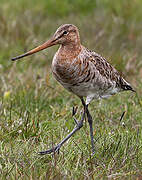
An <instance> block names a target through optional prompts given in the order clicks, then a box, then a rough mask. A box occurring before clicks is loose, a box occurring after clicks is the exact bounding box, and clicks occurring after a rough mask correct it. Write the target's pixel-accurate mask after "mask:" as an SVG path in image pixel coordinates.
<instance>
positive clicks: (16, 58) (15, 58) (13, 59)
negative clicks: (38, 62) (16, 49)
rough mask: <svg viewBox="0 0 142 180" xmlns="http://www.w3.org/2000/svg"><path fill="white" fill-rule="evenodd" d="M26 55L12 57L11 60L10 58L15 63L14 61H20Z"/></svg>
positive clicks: (26, 54)
mask: <svg viewBox="0 0 142 180" xmlns="http://www.w3.org/2000/svg"><path fill="white" fill-rule="evenodd" d="M28 55H29V53H25V54H22V55H19V56H16V57H13V58H11V61H16V60H18V59H21V58H23V57H25V56H28Z"/></svg>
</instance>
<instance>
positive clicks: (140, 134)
mask: <svg viewBox="0 0 142 180" xmlns="http://www.w3.org/2000/svg"><path fill="white" fill-rule="evenodd" d="M64 23H72V24H75V25H76V26H78V28H79V29H80V35H81V40H82V43H83V45H85V46H86V47H88V48H89V49H92V50H94V51H96V52H98V53H99V54H101V55H103V56H104V57H106V58H107V59H108V61H109V62H110V63H111V64H113V65H114V66H115V67H116V68H117V69H118V70H119V71H120V72H121V73H122V74H123V76H124V77H125V78H126V79H127V80H128V81H129V82H131V84H132V85H133V87H134V88H135V89H136V91H137V94H134V93H131V92H125V93H121V94H118V95H115V96H113V97H111V98H109V99H107V100H102V101H93V102H92V103H91V105H90V111H91V113H92V116H93V119H94V122H93V124H94V137H95V147H96V154H95V156H94V157H91V145H90V138H89V128H88V124H87V122H85V123H84V127H83V129H81V130H80V131H79V132H77V133H76V134H75V135H74V136H73V137H72V139H70V140H69V141H68V142H67V143H66V144H65V145H64V146H63V147H62V148H61V151H60V154H59V155H58V154H55V155H46V156H39V155H38V154H37V152H38V151H41V150H46V149H47V148H50V147H52V146H53V144H56V143H58V142H59V141H60V140H61V139H63V137H65V136H66V135H67V134H68V133H69V131H71V130H72V129H73V127H74V125H75V123H74V121H73V118H72V107H73V106H78V115H77V118H80V111H81V108H82V107H81V103H80V100H79V99H78V98H77V97H75V96H74V95H73V94H71V93H69V92H67V91H66V90H65V89H64V88H62V87H61V86H60V85H59V84H58V83H57V82H56V81H55V80H54V78H53V77H52V73H51V68H50V66H51V62H52V58H53V55H54V53H55V52H56V50H57V48H58V47H52V48H50V49H48V50H45V51H43V52H39V53H37V54H36V55H33V56H30V57H27V58H25V59H23V60H21V61H19V62H11V61H10V58H12V57H13V56H16V55H19V54H21V53H23V52H25V51H27V50H30V49H31V48H33V47H35V46H37V45H39V44H41V43H43V42H44V41H46V40H47V39H49V37H50V36H51V35H52V34H53V33H54V32H55V30H56V29H57V28H58V26H60V25H61V24H64ZM124 111H125V115H124V117H123V119H120V117H121V115H122V113H123V112H124ZM141 120H142V1H141V0H125V1H124V0H119V1H114V0H48V1H46V0H40V1H39V0H30V1H28V0H14V1H13V0H8V1H5V0H0V179H4V180H5V179H18V180H19V179H99V180H100V179H137V180H140V179H142V175H141V174H142V130H141V128H142V125H141Z"/></svg>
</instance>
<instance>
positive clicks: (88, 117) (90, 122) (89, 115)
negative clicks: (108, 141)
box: [81, 99, 95, 155]
mask: <svg viewBox="0 0 142 180" xmlns="http://www.w3.org/2000/svg"><path fill="white" fill-rule="evenodd" d="M81 101H82V104H83V106H84V109H85V111H86V114H87V119H88V123H89V127H90V137H91V145H92V155H94V153H95V145H94V136H93V126H92V123H93V120H92V116H91V114H90V112H89V109H88V105H86V103H85V101H84V100H83V99H81Z"/></svg>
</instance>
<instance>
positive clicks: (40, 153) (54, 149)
mask: <svg viewBox="0 0 142 180" xmlns="http://www.w3.org/2000/svg"><path fill="white" fill-rule="evenodd" d="M60 148H61V145H60V144H58V145H57V146H55V147H53V148H51V149H48V150H47V151H41V152H38V154H39V155H45V154H51V153H56V152H57V153H58V154H59V151H60Z"/></svg>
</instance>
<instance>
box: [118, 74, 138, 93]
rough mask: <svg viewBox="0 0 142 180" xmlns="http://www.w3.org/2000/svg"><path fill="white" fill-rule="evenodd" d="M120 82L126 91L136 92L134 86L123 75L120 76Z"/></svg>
mask: <svg viewBox="0 0 142 180" xmlns="http://www.w3.org/2000/svg"><path fill="white" fill-rule="evenodd" d="M120 84H121V88H122V89H123V90H124V91H133V92H136V91H135V90H134V89H133V88H132V86H131V85H130V84H129V83H128V82H127V81H125V79H123V78H122V77H121V78H120Z"/></svg>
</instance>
